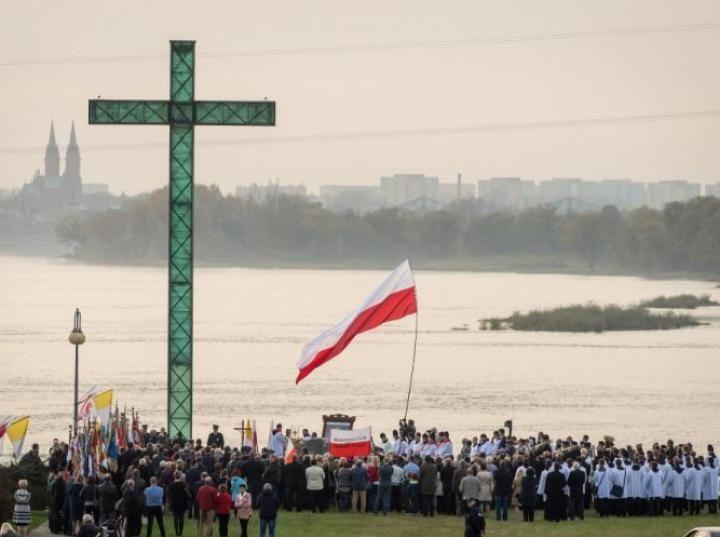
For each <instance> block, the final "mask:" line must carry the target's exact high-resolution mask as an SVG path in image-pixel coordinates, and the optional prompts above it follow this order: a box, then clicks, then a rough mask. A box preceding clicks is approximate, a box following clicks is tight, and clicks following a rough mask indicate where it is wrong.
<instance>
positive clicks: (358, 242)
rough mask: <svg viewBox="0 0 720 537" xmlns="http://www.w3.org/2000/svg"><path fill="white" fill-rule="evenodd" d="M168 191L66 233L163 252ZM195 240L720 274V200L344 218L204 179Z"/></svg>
mask: <svg viewBox="0 0 720 537" xmlns="http://www.w3.org/2000/svg"><path fill="white" fill-rule="evenodd" d="M167 195H168V193H167V189H166V188H164V189H160V190H157V191H154V192H152V193H150V194H147V195H143V196H138V197H136V198H132V199H129V200H127V201H126V202H125V204H124V206H123V208H122V209H119V210H117V209H115V210H108V211H104V212H98V213H92V214H83V215H73V216H69V217H66V218H64V219H63V220H62V221H61V222H60V223H59V224H58V226H57V228H56V233H57V235H58V237H59V238H60V239H61V240H62V241H64V242H65V243H67V244H69V245H71V246H72V252H73V255H74V256H75V257H77V258H79V259H83V260H91V261H103V262H150V261H154V260H164V259H166V257H167V234H168V206H167V205H168V204H167ZM195 239H196V241H195V256H196V260H197V261H198V262H200V263H218V264H220V263H228V264H239V265H259V266H261V265H264V264H288V265H291V264H296V265H331V266H348V267H352V266H387V265H388V264H391V263H394V262H396V261H398V260H401V259H404V258H405V257H407V258H409V259H411V260H412V261H413V264H414V265H415V266H416V267H425V268H448V269H449V268H466V269H488V270H489V269H498V270H527V271H531V270H547V271H567V270H570V271H583V272H603V273H615V272H625V273H628V272H632V273H646V274H654V273H669V272H692V273H703V274H717V273H718V271H719V267H720V200H718V199H716V198H712V197H700V198H695V199H693V200H690V201H688V202H686V203H679V202H678V203H670V204H668V205H666V206H665V208H664V209H663V210H659V211H658V210H652V209H649V208H646V207H643V208H639V209H635V210H632V211H628V212H621V211H619V210H618V209H617V208H615V207H613V206H606V207H604V208H602V209H601V210H600V211H597V212H583V213H573V212H570V213H565V212H561V211H559V210H558V209H556V208H554V207H550V206H548V207H537V208H532V209H528V210H526V211H523V212H509V211H488V210H487V208H486V207H485V206H484V204H483V203H482V201H471V200H465V201H459V202H457V203H455V204H452V205H450V206H448V207H446V208H444V209H442V210H438V211H433V212H426V213H418V212H411V211H407V210H403V209H398V208H391V209H380V210H377V211H374V212H370V213H365V214H358V213H353V212H348V213H344V214H337V213H333V212H331V211H329V210H326V209H324V208H323V207H322V206H321V205H320V204H319V203H316V202H312V201H308V200H306V199H303V198H299V197H286V196H278V197H275V198H272V199H270V200H268V201H267V202H262V203H261V202H258V201H255V200H252V199H248V198H239V197H235V196H231V195H223V194H222V193H221V192H220V190H219V189H218V188H217V187H214V186H209V187H208V186H196V187H195Z"/></svg>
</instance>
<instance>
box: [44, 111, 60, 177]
mask: <svg viewBox="0 0 720 537" xmlns="http://www.w3.org/2000/svg"><path fill="white" fill-rule="evenodd" d="M45 176H46V177H60V152H59V151H58V146H57V143H55V125H54V123H53V122H50V140H48V145H47V147H46V148H45Z"/></svg>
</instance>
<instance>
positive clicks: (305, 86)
mask: <svg viewBox="0 0 720 537" xmlns="http://www.w3.org/2000/svg"><path fill="white" fill-rule="evenodd" d="M0 21H2V25H1V28H2V31H0V102H1V103H2V106H0V187H3V188H10V187H17V186H19V185H21V184H22V183H23V182H25V181H27V180H29V179H30V177H31V175H32V173H33V171H34V170H35V169H37V168H40V167H41V166H42V159H43V150H44V146H45V144H46V142H47V135H48V127H49V123H50V120H51V119H54V120H55V126H56V132H57V136H58V142H59V144H60V149H61V154H64V150H65V144H66V143H67V138H68V136H69V130H70V122H71V120H72V119H73V118H74V119H75V120H76V127H77V133H78V139H79V142H80V145H81V150H82V158H83V168H82V172H83V178H84V180H86V181H89V182H107V183H109V184H110V186H111V189H112V190H113V191H115V192H120V191H126V192H129V193H134V192H138V191H142V190H149V189H153V188H157V187H160V186H162V185H164V184H166V182H167V162H168V156H167V145H166V143H167V127H128V126H92V127H91V126H89V125H88V124H87V100H88V98H92V97H96V96H98V95H101V96H102V97H103V98H126V99H129V98H147V99H166V98H168V86H169V81H168V71H169V65H168V50H169V45H168V40H170V39H194V40H196V41H197V48H196V52H197V54H198V58H197V68H196V98H197V99H237V100H243V99H248V100H250V99H262V98H263V97H267V98H268V99H270V100H275V101H277V127H274V128H251V127H199V128H197V129H196V141H197V142H198V146H197V147H196V167H195V171H196V175H195V177H196V181H198V182H202V183H217V184H219V185H220V186H221V187H222V188H223V189H224V190H229V189H233V188H234V187H235V186H236V185H237V184H240V183H248V182H253V181H257V182H261V183H264V182H267V181H268V180H275V179H279V180H280V181H282V182H285V183H301V182H302V183H304V184H306V185H307V186H308V187H309V188H310V189H311V190H315V189H316V188H317V186H318V185H320V184H323V183H335V184H351V183H376V182H377V180H378V177H379V176H381V175H386V174H392V173H400V172H421V173H428V174H435V175H439V176H440V177H441V179H443V180H448V181H450V180H452V179H453V178H454V176H455V174H456V173H457V172H463V173H464V174H465V177H466V178H468V180H476V179H480V178H485V177H489V176H493V175H519V176H523V177H526V178H531V179H542V178H548V177H553V176H580V177H584V178H587V179H594V178H603V177H628V178H634V179H638V180H654V179H689V180H696V181H703V182H716V181H720V143H719V142H720V114H717V115H712V116H709V117H705V118H700V119H697V118H695V119H681V120H674V121H663V122H651V123H647V122H645V123H635V124H628V123H622V124H610V125H601V126H580V127H571V128H545V129H533V130H501V131H499V132H468V133H464V134H451V135H447V134H446V135H432V136H415V137H408V136H401V137H388V136H380V137H365V138H362V139H342V138H341V139H336V140H332V141H329V140H327V139H322V136H325V135H344V134H357V133H368V132H369V133H372V132H379V131H383V132H387V131H397V130H399V131H404V130H412V129H420V130H422V131H427V130H428V129H429V130H431V131H432V130H435V129H454V128H458V127H482V126H484V125H489V124H516V123H521V122H522V123H524V122H555V121H565V120H578V119H590V118H608V117H624V116H637V115H655V114H670V113H672V114H674V113H685V112H695V111H703V110H718V111H720V84H719V83H720V69H719V68H718V66H719V65H720V27H718V28H710V29H705V30H697V29H696V30H692V31H672V32H655V33H634V34H630V35H627V34H625V35H608V34H604V35H603V36H601V37H584V38H573V39H539V40H520V41H518V42H502V43H491V44H488V43H487V42H485V43H482V42H479V43H478V41H473V44H469V45H464V46H459V45H457V46H456V45H453V44H450V45H448V46H430V43H436V42H447V41H455V40H462V39H471V40H473V39H474V40H482V39H484V38H494V37H516V36H528V35H551V34H567V33H574V32H594V31H602V30H616V29H624V28H650V27H676V26H682V25H699V24H720V2H718V1H717V0H597V1H594V0H542V1H541V0H536V1H516V0H495V1H481V0H470V1H452V0H447V1H443V2H438V1H419V0H409V1H405V0H402V1H400V0H384V1H370V0H364V1H363V2H352V3H351V2H347V1H341V0H330V1H300V0H285V1H273V0H266V1H263V2H245V1H238V0H233V1H223V2H220V1H213V2H198V1H179V0H173V1H161V0H152V1H149V0H145V1H135V0H132V1H131V0H126V1H124V2H121V3H118V2H98V1H97V0H82V1H78V0H73V1H71V2H70V1H68V2H54V1H50V0H46V1H38V0H20V1H16V0H3V2H2V3H0ZM408 42H415V43H421V44H422V43H424V45H423V46H413V47H408V48H399V49H398V48H390V49H387V48H381V50H373V49H372V48H371V47H363V46H361V45H375V44H388V43H391V44H398V43H408ZM347 45H353V46H354V45H358V46H359V47H358V49H356V50H351V51H347V50H345V51H343V50H337V48H338V47H340V48H341V47H343V46H347ZM313 47H320V48H323V47H325V48H330V49H331V50H330V51H326V52H318V51H308V50H307V49H308V48H313ZM276 49H287V50H289V51H291V52H293V53H274V54H255V55H241V54H235V55H232V54H224V55H218V56H217V57H204V56H203V55H204V54H211V55H212V53H218V52H244V51H268V50H276ZM298 49H304V51H302V50H301V51H299V52H298ZM118 56H120V57H125V58H124V59H121V60H118V59H117V57H118ZM127 56H145V57H146V56H150V59H149V60H144V61H139V60H138V59H135V60H131V59H128V58H127ZM87 57H96V58H97V57H99V58H106V60H104V61H100V62H85V61H80V62H78V61H75V62H67V60H68V59H73V58H74V59H77V58H87ZM156 57H157V59H154V58H156ZM53 58H58V59H62V60H64V61H63V62H52V61H51V62H45V61H44V62H42V63H38V62H36V61H35V60H47V59H53ZM113 58H114V60H113ZM22 60H31V61H28V62H24V63H23V62H22ZM111 60H113V61H111ZM8 62H15V64H14V65H8ZM17 63H20V64H17ZM318 135H321V139H317V136H318ZM308 137H309V138H308ZM313 138H315V139H313ZM233 139H242V140H243V141H244V142H245V143H239V144H229V145H222V146H215V147H213V146H209V147H203V144H205V143H208V142H211V141H213V140H233ZM252 140H258V141H261V140H262V141H264V142H270V143H261V144H260V143H255V144H251V143H247V142H248V141H252ZM146 143H147V144H151V145H150V146H149V147H146V148H144V149H142V150H139V149H134V150H131V151H128V150H118V148H122V146H123V145H126V144H135V145H142V144H146ZM88 146H100V148H99V149H95V150H91V148H90V147H88ZM103 146H104V148H103ZM108 146H109V147H110V150H108Z"/></svg>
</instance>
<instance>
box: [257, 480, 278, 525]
mask: <svg viewBox="0 0 720 537" xmlns="http://www.w3.org/2000/svg"><path fill="white" fill-rule="evenodd" d="M277 508H278V501H277V498H276V497H275V494H274V493H273V488H272V485H271V484H270V483H265V484H264V485H263V490H262V492H261V493H260V498H259V499H258V511H259V513H260V537H265V531H266V530H267V531H268V534H269V536H270V537H275V521H276V519H277Z"/></svg>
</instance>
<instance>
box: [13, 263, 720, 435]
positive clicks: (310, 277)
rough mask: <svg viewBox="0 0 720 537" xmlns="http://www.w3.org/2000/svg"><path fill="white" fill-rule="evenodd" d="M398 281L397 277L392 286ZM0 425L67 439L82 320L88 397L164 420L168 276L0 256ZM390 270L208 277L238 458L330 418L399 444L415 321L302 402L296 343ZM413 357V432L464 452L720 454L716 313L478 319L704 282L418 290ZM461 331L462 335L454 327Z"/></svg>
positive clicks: (206, 422)
mask: <svg viewBox="0 0 720 537" xmlns="http://www.w3.org/2000/svg"><path fill="white" fill-rule="evenodd" d="M390 268H392V267H388V269H390ZM0 270H1V271H2V279H1V280H0V366H2V377H3V386H2V389H0V415H4V414H29V415H30V416H31V419H32V422H31V427H30V433H29V434H30V436H29V438H28V441H33V442H35V441H36V442H40V443H41V444H42V445H43V446H46V445H47V443H48V442H50V440H51V439H52V438H53V437H61V438H64V437H66V436H67V426H68V424H69V422H70V421H71V419H70V414H71V410H72V397H73V395H72V383H73V364H74V353H73V348H72V346H71V345H70V344H69V343H68V342H67V336H68V333H69V331H70V329H71V328H72V316H73V312H74V309H75V307H76V306H80V307H81V309H82V312H83V330H84V332H85V333H86V335H87V342H86V343H85V345H84V346H82V347H81V365H80V378H81V392H82V391H83V390H84V389H87V388H88V387H89V386H91V385H93V384H97V385H98V386H100V387H112V388H114V389H115V393H116V398H117V399H118V400H119V403H120V406H121V407H123V406H127V407H128V408H130V407H133V406H134V407H135V408H136V409H138V410H139V412H140V414H141V417H142V419H143V421H147V422H148V423H150V424H151V426H158V427H159V426H161V425H163V424H164V420H165V409H166V392H165V383H166V378H167V369H166V360H167V358H166V343H165V335H166V324H167V321H166V311H165V310H166V300H167V291H166V271H165V269H163V268H160V267H115V266H112V267H111V266H90V265H78V264H72V263H67V262H63V261H59V260H48V259H38V258H18V257H0ZM384 274H385V273H384V272H383V271H368V270H362V271H353V270H274V269H266V270H259V269H241V268H199V269H197V271H196V287H195V301H196V302H195V305H196V309H195V337H196V339H195V371H194V375H195V383H194V390H195V391H194V393H195V418H194V419H195V421H194V434H195V435H202V436H203V437H205V436H206V434H207V433H208V432H209V430H210V426H211V424H212V423H219V424H220V427H221V430H222V431H224V432H225V434H226V438H228V439H229V440H230V442H238V440H239V439H238V438H237V433H236V432H235V431H233V430H232V428H233V427H235V426H238V424H239V422H240V420H241V419H243V418H252V419H255V420H257V423H258V427H259V430H260V439H261V442H262V441H263V440H264V439H265V438H267V430H268V427H269V425H270V421H271V420H274V421H276V422H277V421H281V422H282V423H283V425H284V426H289V427H293V428H296V427H308V428H310V429H311V430H316V431H318V432H320V430H321V427H322V420H321V416H322V414H327V413H334V412H341V413H347V414H351V415H355V416H357V422H356V424H357V426H367V425H371V426H372V427H373V430H374V432H375V433H379V432H380V431H383V430H384V431H387V432H390V430H391V429H392V427H393V426H395V424H396V423H397V419H398V417H400V416H401V415H402V413H403V410H404V405H405V396H406V391H407V385H408V376H409V372H410V362H411V354H412V342H413V330H414V324H415V321H414V319H413V318H406V319H403V320H401V321H398V322H395V323H393V324H391V325H388V326H385V327H382V328H381V329H379V330H377V331H374V332H371V333H367V334H363V335H361V336H359V337H358V338H357V339H356V340H355V342H353V343H352V344H351V346H350V347H349V348H348V349H347V350H346V351H345V352H344V353H343V354H342V355H341V356H340V357H338V358H336V359H335V360H333V361H332V362H331V363H329V364H328V365H326V366H324V367H323V368H321V369H318V370H316V371H315V372H314V373H313V374H312V375H311V376H310V377H308V378H307V379H306V380H305V381H303V382H302V383H301V384H300V385H299V386H295V384H294V379H295V374H296V365H295V364H296V361H297V358H298V356H299V353H300V350H301V348H302V346H303V344H304V343H305V342H306V341H307V340H308V339H310V338H312V337H313V336H314V335H316V334H317V333H319V332H320V331H321V330H322V329H323V328H324V327H326V326H328V325H330V324H333V323H335V322H337V321H339V320H340V319H341V318H342V317H343V316H344V315H345V314H346V313H348V312H349V311H351V310H353V309H354V308H355V307H356V306H357V305H358V304H360V303H361V302H362V300H363V299H364V298H365V296H366V295H367V294H369V293H370V291H372V289H373V288H374V287H375V286H376V285H377V284H379V282H380V281H381V280H382V279H383V277H384ZM416 281H417V288H418V295H419V310H420V318H419V326H420V332H419V342H418V351H417V365H416V372H415V375H416V376H415V386H414V390H413V398H412V401H411V406H410V413H409V416H410V417H413V418H415V420H416V423H417V424H418V425H419V427H420V428H429V427H431V426H437V427H438V428H439V429H447V430H449V431H450V432H451V435H453V437H454V440H455V441H458V440H459V439H460V437H461V436H470V435H473V434H477V433H478V432H479V431H488V432H489V431H492V430H493V429H494V428H497V427H499V426H500V425H501V424H502V423H503V421H504V420H506V419H509V418H512V419H513V420H514V423H515V430H516V432H517V433H518V434H521V435H527V434H530V433H536V432H537V431H538V430H543V431H545V432H549V433H550V434H551V435H553V436H561V435H562V436H566V435H569V434H571V435H582V434H583V433H588V434H590V435H591V436H592V437H593V438H594V439H597V438H598V437H599V436H600V435H604V434H612V435H614V436H615V437H616V438H617V439H618V441H620V442H624V443H625V442H636V441H644V442H648V441H652V440H662V441H664V440H666V439H667V438H668V437H673V438H675V439H676V440H691V441H693V442H695V443H696V444H698V445H702V444H705V443H707V442H713V443H720V442H719V440H720V420H718V417H717V408H718V405H717V404H718V394H719V393H720V362H719V361H718V353H719V351H720V308H703V309H701V310H698V311H697V312H696V314H697V315H699V316H701V317H702V318H703V319H704V320H706V321H709V323H710V324H709V325H707V326H701V327H696V328H688V329H681V330H673V331H647V332H621V333H618V332H615V333H606V334H560V333H527V332H526V333H523V332H487V331H479V330H478V329H477V326H478V325H477V320H478V319H479V318H482V317H489V316H498V315H506V314H510V313H512V312H513V311H515V310H521V311H525V310H528V309H531V308H538V307H552V306H557V305H567V304H573V303H586V302H589V301H593V302H596V303H598V304H607V303H619V304H628V303H632V302H637V301H639V300H641V299H646V298H651V297H654V296H656V295H660V294H678V293H694V294H701V293H710V294H711V295H714V297H715V298H716V299H717V298H720V292H719V291H720V290H718V289H715V284H714V283H711V282H700V281H684V280H669V281H668V280H646V279H641V278H633V277H609V276H576V275H555V274H542V275H540V274H515V273H469V272H424V271H419V272H417V273H416ZM461 324H468V325H469V327H470V330H469V331H467V332H457V331H452V330H451V327H453V326H458V325H461Z"/></svg>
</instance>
